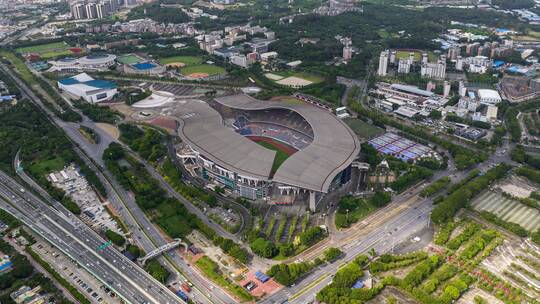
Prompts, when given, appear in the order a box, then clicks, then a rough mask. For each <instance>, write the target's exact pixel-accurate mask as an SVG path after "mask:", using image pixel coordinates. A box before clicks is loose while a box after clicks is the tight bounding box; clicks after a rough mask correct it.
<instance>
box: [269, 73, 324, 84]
mask: <svg viewBox="0 0 540 304" xmlns="http://www.w3.org/2000/svg"><path fill="white" fill-rule="evenodd" d="M272 74H276V75H279V76H283V78H287V77H291V76H293V77H298V78H302V79H305V80H308V81H311V82H313V83H319V82H322V81H324V78H323V77H320V76H317V75H314V74H311V73H305V72H297V71H292V70H287V71H280V72H272Z"/></svg>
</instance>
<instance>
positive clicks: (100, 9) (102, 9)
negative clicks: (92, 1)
mask: <svg viewBox="0 0 540 304" xmlns="http://www.w3.org/2000/svg"><path fill="white" fill-rule="evenodd" d="M107 14H108V8H107V5H105V4H103V3H98V4H96V18H98V19H103V18H105V17H107Z"/></svg>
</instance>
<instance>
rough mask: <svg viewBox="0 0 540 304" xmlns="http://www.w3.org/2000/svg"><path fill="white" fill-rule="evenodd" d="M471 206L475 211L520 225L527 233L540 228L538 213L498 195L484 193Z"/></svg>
mask: <svg viewBox="0 0 540 304" xmlns="http://www.w3.org/2000/svg"><path fill="white" fill-rule="evenodd" d="M471 206H472V207H473V208H474V209H475V210H477V211H488V212H491V213H493V214H495V215H496V216H498V217H500V218H501V219H503V220H505V221H507V222H512V223H516V224H519V225H521V226H522V227H523V228H525V229H527V230H529V231H536V230H537V229H538V228H540V211H538V209H535V208H531V207H528V206H526V205H524V204H522V203H520V202H518V201H515V200H512V199H509V198H506V197H504V196H502V195H500V194H498V193H495V192H492V191H486V192H484V193H482V194H480V195H479V196H478V197H476V198H475V199H474V200H473V202H472V203H471Z"/></svg>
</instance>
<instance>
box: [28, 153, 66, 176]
mask: <svg viewBox="0 0 540 304" xmlns="http://www.w3.org/2000/svg"><path fill="white" fill-rule="evenodd" d="M65 165H66V162H65V161H64V160H63V159H62V158H60V157H56V158H52V159H48V160H45V161H40V162H38V163H35V164H32V165H31V166H30V168H29V170H30V171H31V172H33V173H35V175H36V176H45V175H47V174H49V173H51V172H52V171H60V170H62V169H63V168H64V166H65ZM23 166H24V164H23Z"/></svg>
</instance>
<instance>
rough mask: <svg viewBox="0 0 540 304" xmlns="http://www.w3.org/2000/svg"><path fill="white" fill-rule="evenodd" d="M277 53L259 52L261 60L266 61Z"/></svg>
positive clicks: (275, 56)
mask: <svg viewBox="0 0 540 304" xmlns="http://www.w3.org/2000/svg"><path fill="white" fill-rule="evenodd" d="M277 56H278V53H276V52H266V53H262V54H261V61H262V62H268V61H269V60H270V59H273V58H277Z"/></svg>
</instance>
